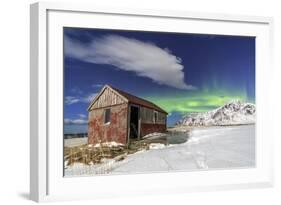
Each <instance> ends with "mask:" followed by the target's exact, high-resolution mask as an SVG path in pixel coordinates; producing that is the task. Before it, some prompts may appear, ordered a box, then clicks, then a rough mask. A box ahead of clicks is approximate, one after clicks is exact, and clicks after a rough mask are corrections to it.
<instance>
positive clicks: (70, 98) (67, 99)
mask: <svg viewBox="0 0 281 205" xmlns="http://www.w3.org/2000/svg"><path fill="white" fill-rule="evenodd" d="M79 101H80V100H79V99H78V98H76V97H74V96H66V97H65V100H64V102H65V104H67V105H72V104H74V103H78V102H79Z"/></svg>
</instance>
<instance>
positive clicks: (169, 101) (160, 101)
mask: <svg viewBox="0 0 281 205" xmlns="http://www.w3.org/2000/svg"><path fill="white" fill-rule="evenodd" d="M146 99H148V100H150V101H152V102H153V103H155V104H157V105H158V106H160V107H161V108H163V109H164V110H165V111H167V112H168V113H173V112H178V113H189V112H206V111H209V110H212V109H215V108H217V107H219V106H222V105H224V104H225V103H227V102H229V101H232V100H241V101H245V102H254V100H252V99H248V97H247V94H246V92H233V91H232V92H228V91H212V92H210V91H193V92H186V93H181V94H173V93H171V94H170V95H164V96H163V95H162V96H153V97H146Z"/></svg>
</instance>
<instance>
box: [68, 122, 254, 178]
mask: <svg viewBox="0 0 281 205" xmlns="http://www.w3.org/2000/svg"><path fill="white" fill-rule="evenodd" d="M183 134H185V133H183ZM95 166H97V165H92V166H87V165H84V168H83V166H82V167H79V169H78V170H76V174H75V173H74V172H73V168H71V167H69V168H68V169H66V170H65V175H66V176H69V175H70V176H72V175H73V174H74V175H94V174H97V173H100V172H94V171H85V170H86V169H93V170H95V169H96V167H95ZM254 166H255V125H244V126H229V127H206V128H194V129H193V130H192V131H191V132H190V133H189V138H188V140H187V141H186V142H185V143H182V144H173V145H169V146H166V147H162V148H161V149H150V150H148V151H143V152H137V153H135V154H132V155H128V156H127V157H126V159H125V160H123V161H115V162H114V163H112V164H111V165H110V166H109V167H110V168H108V169H106V173H110V174H130V173H131V174H133V173H147V172H165V171H192V170H202V169H205V170H206V169H221V168H222V169H230V168H242V167H254ZM85 167H87V168H85ZM89 167H91V168H89ZM81 169H82V170H84V169H85V170H84V171H81ZM79 172H83V173H81V174H79Z"/></svg>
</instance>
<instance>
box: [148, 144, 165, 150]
mask: <svg viewBox="0 0 281 205" xmlns="http://www.w3.org/2000/svg"><path fill="white" fill-rule="evenodd" d="M164 147H165V145H164V144H161V143H151V144H149V149H163V148H164Z"/></svg>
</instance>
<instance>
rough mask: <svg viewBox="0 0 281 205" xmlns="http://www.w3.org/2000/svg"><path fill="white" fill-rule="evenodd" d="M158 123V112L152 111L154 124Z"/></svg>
mask: <svg viewBox="0 0 281 205" xmlns="http://www.w3.org/2000/svg"><path fill="white" fill-rule="evenodd" d="M157 121H158V112H157V111H154V123H157Z"/></svg>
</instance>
